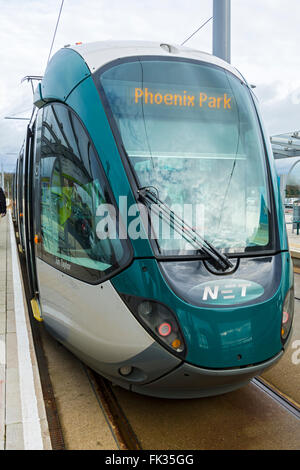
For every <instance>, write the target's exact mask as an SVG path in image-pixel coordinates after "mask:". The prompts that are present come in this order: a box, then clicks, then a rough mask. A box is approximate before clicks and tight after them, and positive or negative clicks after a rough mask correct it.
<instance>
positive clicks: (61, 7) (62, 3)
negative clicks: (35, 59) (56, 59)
mask: <svg viewBox="0 0 300 470" xmlns="http://www.w3.org/2000/svg"><path fill="white" fill-rule="evenodd" d="M64 1H65V0H62V2H61V5H60V9H59V13H58V18H57V21H56V26H55V30H54V34H53V38H52V43H51V47H50V52H49V55H48V60H47V65H48V63H49V60H50V56H51V52H52V48H53V44H54V41H55V37H56V32H57V28H58V24H59V20H60V16H61V12H62V9H63V6H64Z"/></svg>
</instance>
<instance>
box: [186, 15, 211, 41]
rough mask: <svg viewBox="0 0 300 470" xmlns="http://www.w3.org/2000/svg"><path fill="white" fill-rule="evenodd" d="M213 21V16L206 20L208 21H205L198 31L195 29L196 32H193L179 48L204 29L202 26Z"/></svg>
mask: <svg viewBox="0 0 300 470" xmlns="http://www.w3.org/2000/svg"><path fill="white" fill-rule="evenodd" d="M212 19H213V16H211V17H210V18H208V20H206V21H205V22H204V23H203V24H202V25H201V26H200V27H199V28H198V29H196V31H194V32H193V34H191V35H190V36H189V37H188V38H187V39H186V40H185V41H183V43H182V44H181V46H183V45H184V44H185V43H186V42H188V41H189V40H190V39H191V38H192V37H193V36H195V34H196V33H198V31H200V29H202V28H204V26H205V25H206V24H207V23H209V21H210V20H212Z"/></svg>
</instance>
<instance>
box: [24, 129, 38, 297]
mask: <svg viewBox="0 0 300 470" xmlns="http://www.w3.org/2000/svg"><path fill="white" fill-rule="evenodd" d="M34 128H35V127H34V126H33V128H32V129H31V128H30V127H29V126H28V128H27V134H26V144H25V152H24V185H23V188H24V190H23V193H24V204H23V209H24V245H25V254H26V270H27V276H28V284H29V290H30V298H31V299H32V298H34V297H36V295H37V293H38V283H37V275H36V264H35V251H34V198H33V160H34Z"/></svg>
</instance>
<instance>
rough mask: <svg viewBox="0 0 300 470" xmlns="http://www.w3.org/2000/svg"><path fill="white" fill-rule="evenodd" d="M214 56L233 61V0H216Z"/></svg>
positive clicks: (214, 12) (214, 7)
mask: <svg viewBox="0 0 300 470" xmlns="http://www.w3.org/2000/svg"><path fill="white" fill-rule="evenodd" d="M213 55H216V56H217V57H220V58H221V59H223V60H226V62H229V63H230V61H231V0H214V6H213Z"/></svg>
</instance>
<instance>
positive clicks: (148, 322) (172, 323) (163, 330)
mask: <svg viewBox="0 0 300 470" xmlns="http://www.w3.org/2000/svg"><path fill="white" fill-rule="evenodd" d="M121 297H122V299H123V300H124V301H125V303H126V304H127V305H128V307H129V309H130V310H131V312H132V313H133V314H134V316H135V317H136V318H137V319H138V320H139V321H140V323H142V325H143V326H144V327H145V329H146V330H147V331H148V332H149V333H150V334H152V336H155V339H157V340H158V341H159V342H161V343H162V344H163V345H164V346H166V347H167V348H168V349H170V350H171V351H172V352H173V353H174V354H176V355H179V356H181V357H183V356H185V354H186V347H185V342H184V338H183V334H182V332H181V330H180V326H179V322H178V320H177V318H176V317H175V315H174V313H173V312H172V311H171V310H170V309H169V308H168V307H167V306H166V305H164V304H162V303H160V302H156V301H154V300H148V299H143V298H141V297H135V296H132V295H124V294H123V295H121Z"/></svg>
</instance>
